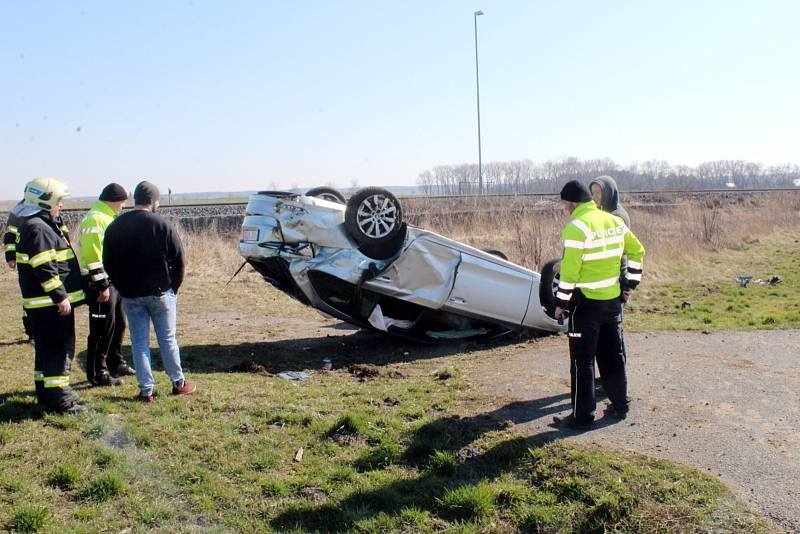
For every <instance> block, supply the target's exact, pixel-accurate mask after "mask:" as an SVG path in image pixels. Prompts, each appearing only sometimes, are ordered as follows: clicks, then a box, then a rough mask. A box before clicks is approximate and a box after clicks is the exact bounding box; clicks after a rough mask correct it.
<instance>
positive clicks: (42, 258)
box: [30, 248, 56, 267]
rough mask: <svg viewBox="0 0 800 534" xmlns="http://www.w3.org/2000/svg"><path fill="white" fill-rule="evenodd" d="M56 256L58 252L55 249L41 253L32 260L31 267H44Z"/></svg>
mask: <svg viewBox="0 0 800 534" xmlns="http://www.w3.org/2000/svg"><path fill="white" fill-rule="evenodd" d="M55 255H56V251H55V250H54V249H52V248H51V249H48V250H45V251H44V252H40V253H38V254H36V255H34V256H32V257H31V259H30V264H31V267H38V266H40V265H42V264H44V263H47V262H48V261H50V260H51V259H53V257H54V256H55Z"/></svg>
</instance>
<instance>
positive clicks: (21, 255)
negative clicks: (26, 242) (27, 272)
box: [17, 252, 29, 263]
mask: <svg viewBox="0 0 800 534" xmlns="http://www.w3.org/2000/svg"><path fill="white" fill-rule="evenodd" d="M28 261H29V258H28V255H27V254H24V253H22V252H17V263H28Z"/></svg>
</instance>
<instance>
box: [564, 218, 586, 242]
mask: <svg viewBox="0 0 800 534" xmlns="http://www.w3.org/2000/svg"><path fill="white" fill-rule="evenodd" d="M569 223H570V224H571V225H573V226H574V227H575V228H577V229H578V230H580V231H581V232H583V235H585V236H586V239H587V240H589V239H591V238H592V231H591V230H589V227H588V226H586V223H585V222H583V221H580V220H578V219H573V220H571V221H570V222H569Z"/></svg>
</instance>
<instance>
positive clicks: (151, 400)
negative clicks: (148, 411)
mask: <svg viewBox="0 0 800 534" xmlns="http://www.w3.org/2000/svg"><path fill="white" fill-rule="evenodd" d="M134 399H135V400H137V401H142V402H143V403H145V404H153V403H154V402H155V401H156V398H155V397H153V396H152V395H142V392H141V391H140V392H139V394H138V395H136V397H134Z"/></svg>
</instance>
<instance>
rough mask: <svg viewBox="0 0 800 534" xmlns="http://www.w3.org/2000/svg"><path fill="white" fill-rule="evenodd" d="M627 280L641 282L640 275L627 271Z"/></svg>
mask: <svg viewBox="0 0 800 534" xmlns="http://www.w3.org/2000/svg"><path fill="white" fill-rule="evenodd" d="M628 280H635V281H636V282H641V281H642V273H632V272H630V271H628Z"/></svg>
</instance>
